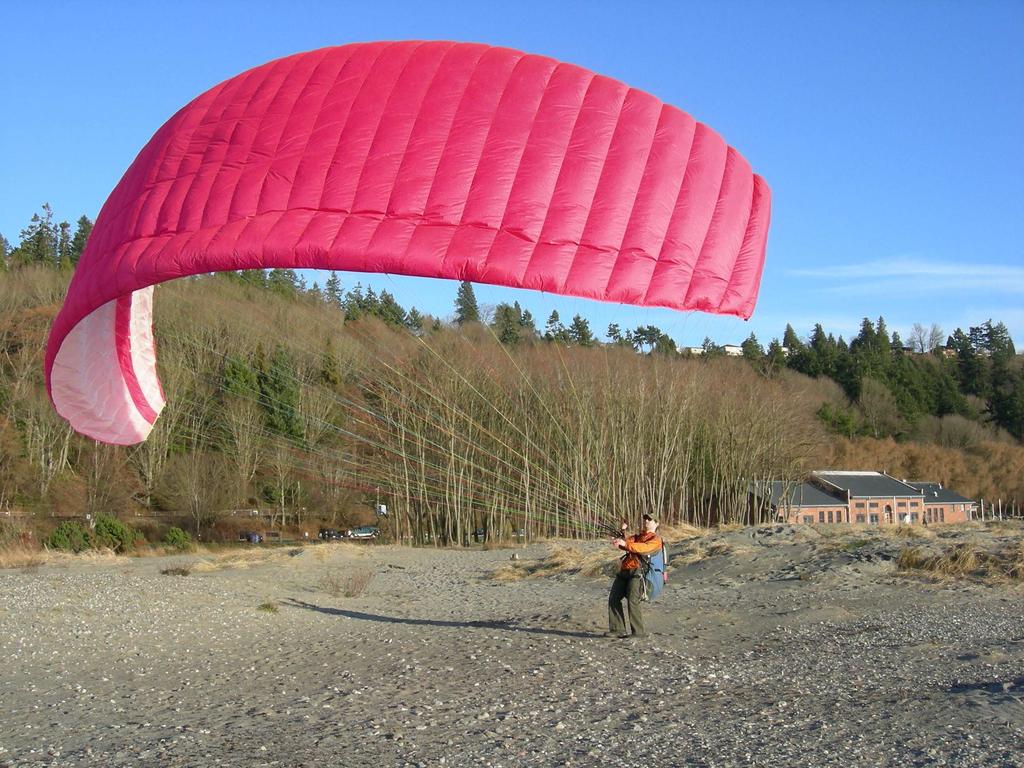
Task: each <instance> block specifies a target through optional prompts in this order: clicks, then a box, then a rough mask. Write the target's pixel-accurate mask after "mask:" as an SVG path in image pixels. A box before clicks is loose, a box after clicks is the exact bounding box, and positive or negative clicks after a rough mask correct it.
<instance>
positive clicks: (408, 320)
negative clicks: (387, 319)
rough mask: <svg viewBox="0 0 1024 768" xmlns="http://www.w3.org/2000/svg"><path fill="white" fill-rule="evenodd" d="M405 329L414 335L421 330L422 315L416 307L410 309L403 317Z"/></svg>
mask: <svg viewBox="0 0 1024 768" xmlns="http://www.w3.org/2000/svg"><path fill="white" fill-rule="evenodd" d="M405 327H406V328H408V329H409V330H410V331H412V332H413V333H416V334H418V333H420V332H421V331H422V330H423V315H421V314H420V311H419V310H418V309H416V307H413V308H411V309H410V310H409V314H407V315H406V316H405Z"/></svg>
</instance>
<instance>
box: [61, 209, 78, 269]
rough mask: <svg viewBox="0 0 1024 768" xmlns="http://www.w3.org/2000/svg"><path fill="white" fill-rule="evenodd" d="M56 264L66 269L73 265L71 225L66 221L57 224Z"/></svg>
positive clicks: (72, 267) (71, 267)
mask: <svg viewBox="0 0 1024 768" xmlns="http://www.w3.org/2000/svg"><path fill="white" fill-rule="evenodd" d="M57 265H58V266H59V267H60V268H61V269H63V270H66V271H71V270H72V269H74V266H75V265H74V262H72V261H71V225H70V224H68V223H67V222H66V221H62V222H61V223H60V224H58V225H57Z"/></svg>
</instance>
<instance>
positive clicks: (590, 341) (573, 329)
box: [568, 315, 595, 347]
mask: <svg viewBox="0 0 1024 768" xmlns="http://www.w3.org/2000/svg"><path fill="white" fill-rule="evenodd" d="M568 335H569V339H570V340H571V341H572V342H573V343H575V344H579V345H580V346H581V347H592V346H594V341H595V339H594V334H593V333H591V331H590V323H588V322H587V321H586V320H585V319H584V318H583V317H582V316H580V315H574V316H573V318H572V323H571V324H570V325H569V330H568Z"/></svg>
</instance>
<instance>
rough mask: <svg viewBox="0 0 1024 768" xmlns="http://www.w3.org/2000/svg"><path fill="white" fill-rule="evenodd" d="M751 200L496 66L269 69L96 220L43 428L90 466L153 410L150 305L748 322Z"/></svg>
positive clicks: (696, 131)
mask: <svg viewBox="0 0 1024 768" xmlns="http://www.w3.org/2000/svg"><path fill="white" fill-rule="evenodd" d="M769 200H770V195H769V191H768V187H767V185H766V184H765V183H764V181H763V180H762V179H761V178H760V177H758V176H755V175H754V174H753V173H752V172H751V170H750V166H749V165H748V164H747V162H746V161H745V160H744V159H743V158H742V157H741V156H740V155H739V154H738V153H737V152H736V151H735V150H733V149H732V148H730V147H728V146H726V144H725V142H724V141H722V139H721V138H720V137H719V136H718V135H717V134H716V133H715V132H714V131H712V130H710V129H709V128H707V127H706V126H704V125H702V124H700V123H697V122H695V121H694V120H693V118H691V117H690V116H689V115H687V114H685V113H684V112H681V111H680V110H678V109H676V108H675V107H672V106H669V105H666V104H663V103H662V102H660V101H659V100H658V99H656V98H654V97H653V96H650V95H648V94H646V93H643V92H641V91H638V90H635V89H632V88H629V87H627V86H626V85H623V84H622V83H620V82H617V81H615V80H612V79H609V78H606V77H602V76H600V75H595V74H594V73H592V72H588V71H587V70H585V69H581V68H580V67H576V66H573V65H570V64H563V63H559V62H557V61H554V60H553V59H549V58H546V57H543V56H534V55H528V54H524V53H520V52H519V51H514V50H510V49H507V48H494V47H489V46H486V45H477V44H468V43H451V42H391V43H364V44H355V45H346V46H342V47H337V48H326V49H322V50H317V51H312V52H309V53H301V54H297V55H295V56H290V57H288V58H285V59H280V60H278V61H273V62H270V63H268V64H265V65H263V66H260V67H257V68H255V69H252V70H250V71H248V72H244V73H242V74H241V75H238V76H237V77H234V78H232V79H230V80H228V81H226V82H224V83H221V84H220V85H217V86H215V87H214V88H212V89H210V90H209V91H207V92H206V93H204V94H203V95H201V96H199V97H198V98H197V99H195V101H193V102H192V103H190V104H188V105H187V106H186V107H184V108H183V109H182V110H181V111H179V112H178V113H177V114H176V115H174V116H173V117H172V118H171V119H170V120H168V121H167V123H165V124H164V125H163V127H161V128H160V130H159V131H157V133H156V134H155V135H154V136H153V138H152V139H151V140H150V141H149V143H148V144H147V145H146V146H145V148H143V150H142V151H141V152H140V153H139V156H138V157H137V158H136V159H135V162H134V163H132V165H131V167H130V168H129V169H128V171H127V172H126V173H125V175H124V177H123V178H122V179H121V181H120V182H119V183H118V185H117V187H116V188H115V189H114V191H113V192H112V193H111V195H110V197H109V198H108V200H107V202H106V203H105V205H104V206H103V209H102V211H101V212H100V215H99V217H98V218H97V221H96V226H95V228H94V229H93V232H92V234H91V236H90V238H89V242H88V245H87V247H86V250H85V252H84V253H83V255H82V258H81V260H80V262H79V264H78V267H77V269H76V272H75V275H74V278H73V280H72V282H71V286H70V289H69V291H68V295H67V299H66V300H65V303H64V306H63V308H62V309H61V312H60V314H59V315H58V317H57V319H56V321H55V323H54V326H53V329H52V331H51V334H50V339H49V345H48V348H47V355H46V375H47V386H48V389H49V392H50V397H51V399H52V400H53V403H54V406H55V407H56V409H57V411H58V412H59V413H60V414H61V415H62V416H63V417H64V418H66V419H67V420H68V421H69V422H70V423H71V425H72V426H73V427H74V428H75V429H76V430H78V431H79V432H82V433H84V434H86V435H89V436H91V437H93V438H95V439H97V440H102V441H104V442H108V443H119V444H132V443H136V442H140V441H142V440H144V439H145V438H146V436H147V435H148V433H149V430H150V429H151V427H152V424H153V422H154V421H155V420H156V418H157V415H158V414H159V413H160V410H161V409H162V407H163V405H164V395H163V392H162V391H161V388H160V383H159V380H158V379H157V374H156V355H155V352H154V346H153V338H152V330H151V317H152V301H153V296H152V286H153V285H155V284H156V283H160V282H163V281H165V280H171V279H174V278H178V277H184V276H187V275H193V274H197V273H206V272H216V271H223V270H242V269H261V268H270V267H279V268H299V269H303V268H320V269H337V270H348V271H364V272H389V273H395V274H404V275H418V276H425V277H441V278H449V279H455V280H470V281H473V282H480V283H491V284H496V285H506V286H513V287H518V288H532V289H538V290H544V291H550V292H553V293H559V294H567V295H573V296H581V297H587V298H592V299H599V300H603V301H614V302H623V303H629V304H640V305H651V306H661V307H671V308H674V309H680V310H690V309H696V310H702V311H707V312H719V313H728V314H733V315H739V316H741V317H748V316H749V315H750V313H751V312H752V311H753V307H754V302H755V300H756V297H757V288H758V283H759V281H760V276H761V268H762V264H763V261H764V252H765V243H766V239H767V234H768V219H769V207H770V205H769Z"/></svg>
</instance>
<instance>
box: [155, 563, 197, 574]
mask: <svg viewBox="0 0 1024 768" xmlns="http://www.w3.org/2000/svg"><path fill="white" fill-rule="evenodd" d="M160 573H161V574H163V575H164V576H191V575H192V568H191V567H190V566H187V565H179V566H177V567H173V568H164V569H162V570H161V571H160Z"/></svg>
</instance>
